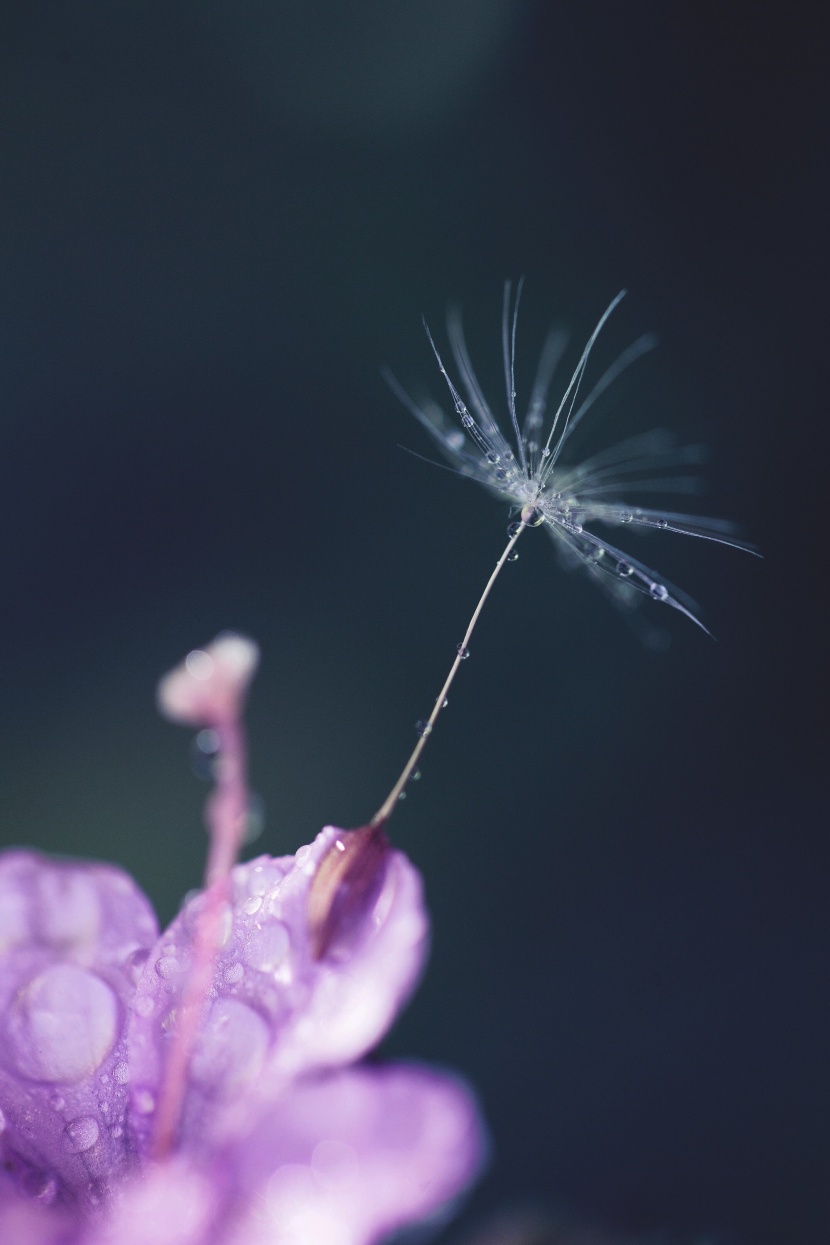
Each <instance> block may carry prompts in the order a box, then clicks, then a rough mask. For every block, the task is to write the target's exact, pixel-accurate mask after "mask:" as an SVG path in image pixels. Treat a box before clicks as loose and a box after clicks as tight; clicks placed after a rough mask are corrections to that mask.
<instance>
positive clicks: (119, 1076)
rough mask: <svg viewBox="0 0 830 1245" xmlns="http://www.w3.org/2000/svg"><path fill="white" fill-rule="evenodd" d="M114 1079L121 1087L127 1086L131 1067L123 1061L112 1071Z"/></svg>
mask: <svg viewBox="0 0 830 1245" xmlns="http://www.w3.org/2000/svg"><path fill="white" fill-rule="evenodd" d="M112 1079H113V1080H114V1081H117V1082H118V1084H119V1085H126V1084H127V1082H128V1081H129V1079H130V1065H129V1064H128V1063H126V1062H125V1061H124V1060H123V1059H122V1060H121V1062H120V1063H117V1064H116V1065H115V1067H114V1068H113V1070H112Z"/></svg>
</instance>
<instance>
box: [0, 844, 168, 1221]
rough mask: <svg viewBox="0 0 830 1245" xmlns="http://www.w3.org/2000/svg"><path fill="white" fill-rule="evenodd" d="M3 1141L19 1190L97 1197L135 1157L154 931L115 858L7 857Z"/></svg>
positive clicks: (1, 993)
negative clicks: (130, 1132) (140, 991)
mask: <svg viewBox="0 0 830 1245" xmlns="http://www.w3.org/2000/svg"><path fill="white" fill-rule="evenodd" d="M0 914H1V915H0V1016H2V1022H0V1110H2V1114H3V1118H4V1120H5V1128H4V1130H3V1132H2V1137H0V1147H2V1153H3V1162H4V1164H5V1167H6V1170H7V1171H9V1172H11V1174H12V1177H13V1179H14V1180H15V1182H16V1184H17V1186H18V1188H20V1189H21V1191H23V1192H25V1193H26V1194H28V1195H29V1196H35V1197H37V1198H39V1199H40V1200H41V1202H46V1203H48V1202H50V1201H58V1202H61V1201H72V1200H74V1199H76V1198H79V1199H81V1200H82V1201H92V1202H93V1203H94V1202H97V1201H100V1199H101V1197H102V1196H103V1194H104V1192H105V1191H106V1188H107V1186H108V1184H109V1182H110V1181H111V1180H112V1178H113V1177H115V1176H117V1175H118V1174H119V1172H120V1170H121V1169H122V1168H123V1167H124V1166H125V1164H126V1162H127V1159H128V1151H129V1143H128V1139H127V1135H126V1130H125V1114H126V1106H127V1088H126V1084H125V1082H126V1081H127V1080H128V1077H129V1073H128V1070H127V1063H126V1042H125V1030H126V1018H127V1013H128V1010H129V1007H130V1004H131V1000H132V994H133V991H134V988H135V978H136V976H137V973H138V972H139V971H140V968H141V965H142V964H143V961H144V959H145V958H146V955H147V951H148V949H149V948H150V947H151V946H152V944H153V942H154V941H155V939H156V936H157V926H156V920H155V917H154V915H153V911H152V909H151V908H150V905H149V903H148V902H147V900H146V899H145V898H144V896H143V895H142V894H141V892H140V891H139V890H138V888H137V887H136V886H135V883H134V882H132V880H131V879H130V878H129V877H128V876H127V875H126V874H124V873H122V872H121V870H119V869H116V868H113V867H112V866H110V865H99V864H76V863H70V862H68V861H54V860H47V859H46V858H45V857H42V856H38V855H36V854H34V853H32V852H22V851H21V852H9V853H7V854H5V855H4V856H2V857H0Z"/></svg>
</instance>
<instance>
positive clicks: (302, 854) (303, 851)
mask: <svg viewBox="0 0 830 1245" xmlns="http://www.w3.org/2000/svg"><path fill="white" fill-rule="evenodd" d="M310 855H311V847H310V846H309V845H308V844H306V846H305V847H298V848H297V850H296V852H295V853H294V860H295V861H296V863H297V864H298V865H299V867H300V868H301V869H302V867H303V865H304V864H305V862H306V861H307V860H308V858H309V856H310Z"/></svg>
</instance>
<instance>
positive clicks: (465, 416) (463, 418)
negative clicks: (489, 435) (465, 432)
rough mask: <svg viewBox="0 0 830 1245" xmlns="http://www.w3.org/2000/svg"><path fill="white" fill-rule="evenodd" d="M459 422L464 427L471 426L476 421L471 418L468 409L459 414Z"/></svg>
mask: <svg viewBox="0 0 830 1245" xmlns="http://www.w3.org/2000/svg"><path fill="white" fill-rule="evenodd" d="M461 422H462V424H463V425H464V427H465V428H472V426H473V424H474V423H475V422H476V421H475V420H474V419H473V417H472V415H471V414H470V413H469V411H465V412H464V414H463V415H462V416H461Z"/></svg>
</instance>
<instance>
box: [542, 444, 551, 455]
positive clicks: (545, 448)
mask: <svg viewBox="0 0 830 1245" xmlns="http://www.w3.org/2000/svg"><path fill="white" fill-rule="evenodd" d="M549 455H550V446H549V445H545V446H543V447H542V457H543V458H548V457H549Z"/></svg>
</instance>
